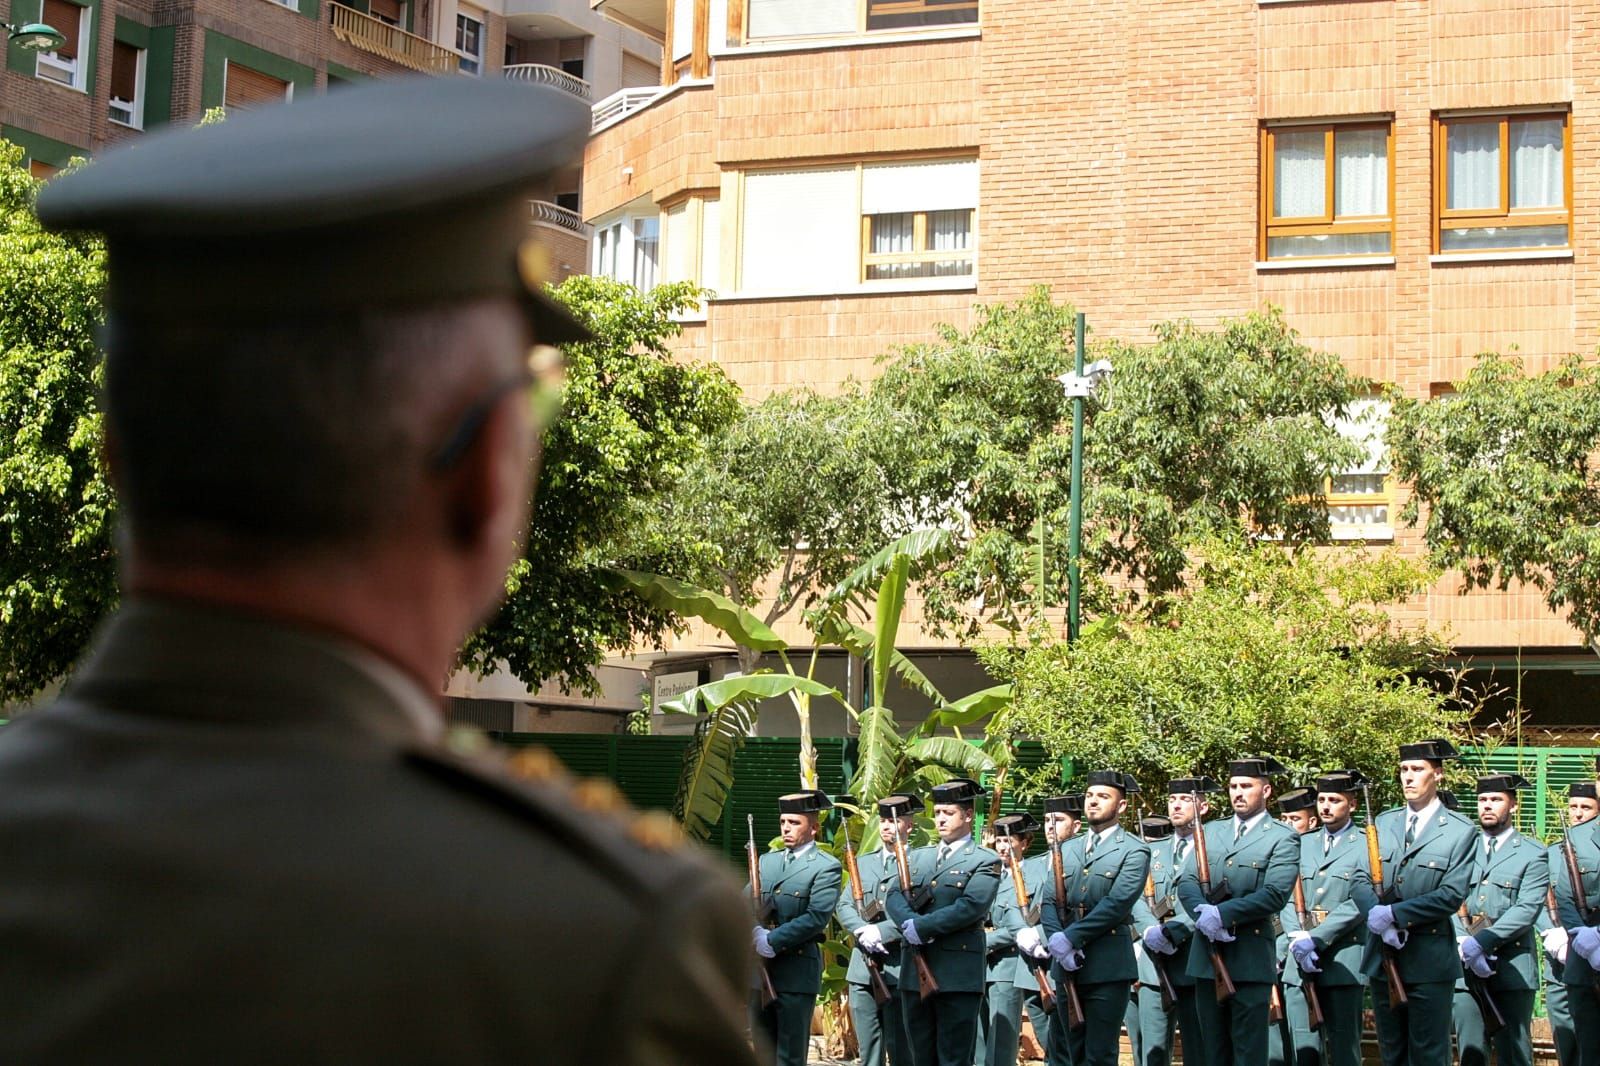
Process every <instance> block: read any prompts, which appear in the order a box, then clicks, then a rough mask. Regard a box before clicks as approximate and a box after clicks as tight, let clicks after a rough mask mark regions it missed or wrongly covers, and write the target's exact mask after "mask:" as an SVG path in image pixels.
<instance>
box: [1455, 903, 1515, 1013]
mask: <svg viewBox="0 0 1600 1066" xmlns="http://www.w3.org/2000/svg"><path fill="white" fill-rule="evenodd" d="M1456 914H1457V915H1459V916H1460V918H1461V924H1462V925H1463V926H1464V927H1465V928H1466V930H1467V935H1468V936H1471V935H1473V934H1474V933H1476V932H1477V931H1478V930H1479V929H1481V928H1483V926H1484V925H1486V924H1488V923H1487V922H1484V921H1474V920H1473V918H1472V916H1471V915H1470V914H1468V913H1467V902H1466V900H1462V901H1461V906H1460V907H1458V908H1456ZM1461 970H1462V973H1463V974H1464V975H1465V977H1466V981H1467V994H1468V995H1470V996H1471V997H1472V998H1473V1000H1475V1001H1476V1002H1477V1004H1478V1013H1479V1014H1481V1015H1482V1016H1483V1035H1484V1039H1486V1040H1492V1039H1493V1038H1494V1034H1496V1033H1498V1032H1499V1031H1500V1030H1502V1029H1504V1028H1505V1027H1506V1016H1505V1015H1504V1014H1503V1013H1502V1012H1501V1010H1500V1004H1498V1003H1496V1002H1495V999H1494V993H1493V992H1492V991H1491V990H1490V989H1489V982H1488V981H1486V980H1484V979H1483V978H1482V977H1479V976H1478V975H1477V974H1475V973H1473V972H1472V970H1471V969H1470V968H1469V967H1467V966H1465V965H1463V966H1462V967H1461Z"/></svg>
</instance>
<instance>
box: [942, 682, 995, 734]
mask: <svg viewBox="0 0 1600 1066" xmlns="http://www.w3.org/2000/svg"><path fill="white" fill-rule="evenodd" d="M1009 706H1011V686H1010V685H995V686H994V687H993V688H986V689H981V690H979V691H977V692H974V693H973V694H972V695H970V696H962V697H961V698H960V699H959V700H952V701H951V702H949V703H947V704H945V705H944V706H943V707H940V708H939V709H938V710H937V711H935V712H934V713H933V714H931V715H929V716H928V719H927V720H928V721H929V722H936V723H937V724H939V725H947V726H955V727H956V728H958V729H959V728H960V727H962V726H968V725H972V724H973V723H975V722H978V721H980V720H982V719H984V718H987V717H988V716H989V715H991V714H995V713H996V712H998V711H1003V710H1005V709H1006V708H1007V707H1009Z"/></svg>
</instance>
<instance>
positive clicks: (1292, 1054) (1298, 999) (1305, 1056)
mask: <svg viewBox="0 0 1600 1066" xmlns="http://www.w3.org/2000/svg"><path fill="white" fill-rule="evenodd" d="M1280 987H1281V988H1282V989H1283V1023H1284V1027H1285V1028H1286V1029H1287V1031H1288V1034H1289V1056H1288V1060H1289V1064H1290V1066H1319V1064H1320V1063H1321V1062H1322V1034H1320V1033H1313V1032H1312V1031H1311V1008H1309V1007H1307V1006H1306V994H1305V993H1304V992H1302V991H1301V990H1300V989H1298V988H1296V987H1294V986H1293V985H1281V986H1280ZM1317 992H1318V994H1319V996H1320V994H1321V992H1322V990H1321V989H1320V988H1319V989H1318V990H1317ZM1318 1002H1319V1003H1320V1002H1321V1000H1320V999H1319V1000H1318Z"/></svg>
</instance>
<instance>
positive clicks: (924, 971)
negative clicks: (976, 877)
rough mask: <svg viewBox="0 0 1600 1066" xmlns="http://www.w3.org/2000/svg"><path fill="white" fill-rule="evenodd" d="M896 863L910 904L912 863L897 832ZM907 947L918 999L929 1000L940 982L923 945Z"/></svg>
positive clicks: (895, 843)
mask: <svg viewBox="0 0 1600 1066" xmlns="http://www.w3.org/2000/svg"><path fill="white" fill-rule="evenodd" d="M894 861H895V865H896V866H898V867H899V868H900V888H901V890H902V891H903V892H905V894H906V900H907V901H908V902H909V901H910V900H911V898H912V893H911V862H910V861H909V860H908V859H907V858H906V838H905V836H904V835H903V834H902V833H900V832H899V831H898V830H896V832H895V835H894ZM906 947H908V948H910V949H911V961H912V963H913V964H914V965H915V966H916V968H917V998H918V999H927V998H928V997H929V996H931V995H933V994H934V993H935V992H938V991H939V982H938V981H935V980H934V979H933V971H932V970H930V969H928V960H927V959H925V958H923V957H922V945H920V944H912V943H910V942H909V941H908V942H907V943H906Z"/></svg>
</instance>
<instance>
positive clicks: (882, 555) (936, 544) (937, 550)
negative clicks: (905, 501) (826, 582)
mask: <svg viewBox="0 0 1600 1066" xmlns="http://www.w3.org/2000/svg"><path fill="white" fill-rule="evenodd" d="M954 543H955V538H954V537H953V536H951V534H950V531H949V530H947V529H914V530H912V531H911V532H910V533H907V534H906V535H905V536H903V537H900V538H899V539H897V540H893V541H890V542H889V543H888V544H885V545H884V546H883V547H882V548H879V549H878V551H877V552H876V553H875V554H874V555H873V556H872V558H870V559H868V560H867V561H866V562H864V563H862V564H861V565H860V566H858V567H856V568H855V569H854V570H852V571H850V573H849V574H847V575H846V576H845V578H844V580H842V581H840V582H839V583H838V584H837V585H835V586H834V587H833V589H832V591H830V592H829V593H828V597H827V598H828V599H829V600H830V601H832V602H836V603H857V604H860V602H861V596H862V594H863V593H864V592H866V590H868V589H870V588H872V587H873V586H874V585H876V584H877V583H878V582H879V581H880V580H882V578H883V575H884V573H885V572H886V571H887V570H888V569H889V566H890V564H891V563H893V561H894V558H895V556H897V555H909V556H910V557H911V560H912V561H913V562H919V563H920V562H925V561H930V560H934V559H942V558H944V557H945V556H947V555H949V554H950V551H951V549H952V546H953V545H954Z"/></svg>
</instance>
